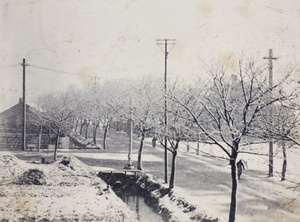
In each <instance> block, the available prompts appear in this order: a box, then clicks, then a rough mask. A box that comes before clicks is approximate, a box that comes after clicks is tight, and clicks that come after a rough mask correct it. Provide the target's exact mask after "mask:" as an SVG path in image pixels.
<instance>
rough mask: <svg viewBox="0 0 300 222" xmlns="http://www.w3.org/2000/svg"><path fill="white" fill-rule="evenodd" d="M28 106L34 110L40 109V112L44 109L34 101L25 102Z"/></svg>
mask: <svg viewBox="0 0 300 222" xmlns="http://www.w3.org/2000/svg"><path fill="white" fill-rule="evenodd" d="M26 104H27V105H28V106H30V108H33V109H35V110H36V111H40V112H44V109H43V108H42V107H40V106H38V105H36V104H35V103H26Z"/></svg>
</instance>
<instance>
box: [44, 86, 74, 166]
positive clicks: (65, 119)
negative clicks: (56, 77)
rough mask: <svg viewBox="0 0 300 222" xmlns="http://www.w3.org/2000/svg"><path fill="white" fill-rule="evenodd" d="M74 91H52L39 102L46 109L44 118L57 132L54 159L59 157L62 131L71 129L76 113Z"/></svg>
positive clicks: (70, 89)
mask: <svg viewBox="0 0 300 222" xmlns="http://www.w3.org/2000/svg"><path fill="white" fill-rule="evenodd" d="M73 95H74V92H73V90H72V88H69V89H68V90H67V91H65V92H57V93H51V94H48V95H45V96H42V97H40V99H39V104H40V106H41V107H42V108H43V109H44V110H45V112H44V113H43V118H44V119H45V120H46V122H47V125H48V126H49V127H50V128H51V129H52V130H53V132H55V134H56V140H55V150H54V161H55V160H56V159H57V149H58V142H59V138H60V136H61V134H62V133H66V132H68V131H69V130H71V126H70V124H69V119H70V118H71V117H73V115H74V109H73V107H74V101H75V98H74V96H73Z"/></svg>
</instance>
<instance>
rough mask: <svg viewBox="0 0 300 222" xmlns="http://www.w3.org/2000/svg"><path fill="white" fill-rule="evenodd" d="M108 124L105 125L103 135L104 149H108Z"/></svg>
mask: <svg viewBox="0 0 300 222" xmlns="http://www.w3.org/2000/svg"><path fill="white" fill-rule="evenodd" d="M107 130H108V126H104V135H103V149H104V150H106V149H107V147H106V137H107Z"/></svg>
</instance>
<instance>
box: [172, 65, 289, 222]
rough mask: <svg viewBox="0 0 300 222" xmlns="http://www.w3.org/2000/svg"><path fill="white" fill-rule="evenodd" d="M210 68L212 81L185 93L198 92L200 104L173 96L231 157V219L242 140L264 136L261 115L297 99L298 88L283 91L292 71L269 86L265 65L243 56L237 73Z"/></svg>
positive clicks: (231, 217) (232, 217)
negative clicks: (258, 128) (287, 91)
mask: <svg viewBox="0 0 300 222" xmlns="http://www.w3.org/2000/svg"><path fill="white" fill-rule="evenodd" d="M208 71H209V74H210V76H211V77H212V78H211V82H210V84H208V85H206V86H205V87H203V88H202V89H201V88H200V92H199V88H191V89H190V90H189V91H188V92H186V93H185V95H186V96H187V97H191V96H193V95H195V96H194V100H195V101H197V103H196V105H195V104H193V106H189V105H186V104H184V102H182V100H180V99H178V98H176V97H173V98H172V99H173V100H174V101H176V102H178V103H179V104H180V105H181V106H182V107H184V108H185V109H186V111H187V112H189V113H190V115H191V116H192V118H193V122H194V123H195V124H196V125H197V127H198V128H199V130H200V131H201V133H202V135H203V137H204V138H203V140H204V141H205V142H206V143H210V144H216V145H217V146H219V147H220V149H221V150H223V151H224V153H225V154H226V155H227V157H228V159H229V160H230V166H231V180H232V191H231V204H230V212H229V222H233V221H235V213H236V193H237V172H236V160H237V157H238V153H239V144H240V142H241V141H242V140H244V141H246V140H249V139H253V138H259V137H261V135H260V131H259V130H257V125H259V124H260V122H259V120H260V119H261V117H262V116H264V117H265V118H266V117H268V113H270V112H269V110H268V109H269V108H272V106H273V105H274V104H275V103H276V102H278V101H285V102H289V101H290V100H292V99H294V98H295V91H292V92H289V93H283V91H280V88H281V87H282V86H283V83H284V82H285V81H286V80H287V78H288V77H289V76H290V73H288V75H287V76H285V78H284V79H282V81H280V82H279V83H278V84H276V85H274V86H273V87H272V89H270V88H268V87H267V83H266V78H265V77H264V75H263V72H264V68H262V67H260V66H256V65H255V64H254V62H253V61H243V60H241V61H240V62H239V66H238V68H237V70H236V74H235V75H228V74H227V70H226V67H225V66H222V65H213V66H212V67H211V68H210V69H209V70H208ZM199 84H202V83H199ZM183 93H184V92H183Z"/></svg>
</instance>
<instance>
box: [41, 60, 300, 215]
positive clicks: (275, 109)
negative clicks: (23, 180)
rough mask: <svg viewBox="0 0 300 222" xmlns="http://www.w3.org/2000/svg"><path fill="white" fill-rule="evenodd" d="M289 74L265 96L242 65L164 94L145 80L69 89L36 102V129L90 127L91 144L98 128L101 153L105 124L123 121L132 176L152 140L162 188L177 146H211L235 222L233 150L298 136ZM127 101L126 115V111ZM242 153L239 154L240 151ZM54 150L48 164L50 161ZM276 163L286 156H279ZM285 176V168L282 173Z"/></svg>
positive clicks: (261, 71)
mask: <svg viewBox="0 0 300 222" xmlns="http://www.w3.org/2000/svg"><path fill="white" fill-rule="evenodd" d="M294 74H295V73H294V72H293V71H291V70H290V71H288V72H286V73H282V78H281V80H280V81H278V83H277V84H275V85H274V86H273V87H272V88H270V87H268V83H267V78H266V74H265V67H263V66H259V65H257V64H255V63H254V62H253V61H252V60H246V59H245V58H242V59H241V60H240V62H239V64H238V65H237V67H236V69H235V71H234V73H232V70H231V71H230V73H229V71H228V69H227V67H226V66H225V65H221V64H217V65H211V67H209V68H208V70H207V73H205V76H206V78H205V80H203V79H201V78H199V80H198V81H195V82H194V83H192V84H186V83H184V82H182V81H176V80H175V81H170V82H169V83H168V85H169V87H168V88H169V91H168V92H167V93H166V94H165V93H164V91H163V85H162V82H161V81H157V80H154V79H152V78H150V77H149V78H145V79H142V80H140V81H135V82H126V81H117V80H116V81H107V82H105V83H103V84H101V85H96V84H88V85H85V86H84V87H83V88H77V87H75V86H72V87H69V88H68V89H67V90H66V91H64V92H56V93H52V94H48V95H44V96H41V97H40V98H39V105H40V106H41V107H43V109H44V110H45V112H44V113H43V118H42V121H44V123H45V122H46V123H47V125H49V126H50V127H51V128H52V129H53V131H54V132H55V133H56V134H57V139H58V138H59V136H60V134H61V133H62V132H64V131H67V130H70V129H71V128H73V129H74V130H75V131H79V132H80V134H82V132H83V127H85V128H86V130H85V132H86V135H85V136H86V138H87V131H88V127H89V126H90V125H92V126H93V142H94V144H96V143H97V138H96V135H97V130H98V128H99V126H101V127H103V131H104V135H103V149H107V144H106V137H107V130H108V129H109V126H110V124H111V123H112V121H122V122H124V121H126V120H127V119H128V118H129V116H130V113H132V119H131V121H133V123H134V125H135V126H136V127H137V128H138V129H139V130H140V133H141V143H140V148H139V158H138V160H139V161H138V169H142V163H141V159H142V158H141V155H142V150H143V144H144V139H145V134H146V132H148V131H151V132H153V133H155V134H156V135H157V138H158V140H159V141H160V143H161V145H162V146H163V147H165V143H164V142H163V138H165V137H167V139H168V142H169V143H168V146H167V147H165V149H167V150H168V151H169V152H171V154H172V165H171V173H170V181H169V187H170V189H172V188H173V187H174V181H175V169H176V157H177V151H178V147H179V143H180V142H181V141H183V140H195V139H196V138H197V140H198V141H201V142H203V143H208V144H214V145H217V146H218V147H219V148H220V149H221V150H222V151H223V152H224V154H225V155H226V156H227V158H228V160H229V161H230V166H231V180H232V192H231V206H230V214H229V221H234V220H235V212H236V192H237V185H238V184H237V176H236V174H237V172H236V161H237V158H238V154H239V153H240V152H241V151H240V144H242V143H254V142H266V141H274V142H278V143H279V142H280V143H281V144H283V147H286V144H289V145H290V144H297V145H299V143H298V142H297V141H298V137H297V136H298V132H297V130H298V129H299V103H298V96H299V91H298V90H299V87H298V86H299V84H298V83H297V81H295V79H294V77H295V75H294ZM164 98H167V100H168V109H167V113H168V125H167V127H166V126H165V120H164V114H165V113H164ZM130 100H132V107H131V106H130V105H129V104H130ZM243 152H247V151H243ZM56 153H57V145H56V149H55V154H54V159H56ZM249 153H250V151H249ZM283 155H284V156H286V152H285V148H283ZM284 167H285V168H286V162H285V166H284Z"/></svg>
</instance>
